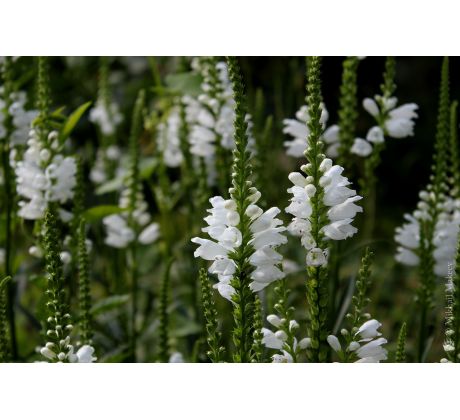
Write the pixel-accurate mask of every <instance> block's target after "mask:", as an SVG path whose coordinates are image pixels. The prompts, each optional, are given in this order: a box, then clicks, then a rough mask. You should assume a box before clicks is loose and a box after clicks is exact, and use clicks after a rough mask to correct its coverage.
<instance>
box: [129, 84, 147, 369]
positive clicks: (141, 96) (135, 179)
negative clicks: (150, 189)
mask: <svg viewBox="0 0 460 420" xmlns="http://www.w3.org/2000/svg"><path fill="white" fill-rule="evenodd" d="M144 105H145V91H144V90H141V91H139V93H138V95H137V99H136V103H135V105H134V110H133V117H132V122H131V133H130V137H129V154H130V164H129V165H130V166H129V176H128V181H127V183H128V185H127V187H128V190H129V207H128V225H129V226H134V225H135V224H136V220H135V218H134V212H135V210H136V204H137V201H138V195H139V193H140V192H141V191H140V175H139V137H140V135H141V132H142V122H143V118H142V113H143V110H144ZM129 263H130V264H129V268H130V275H131V300H132V301H131V357H132V359H133V361H134V362H135V361H136V350H137V328H136V318H137V311H138V310H137V305H138V296H137V292H138V290H137V289H138V267H137V238H135V240H133V241H132V242H131V244H130V246H129Z"/></svg>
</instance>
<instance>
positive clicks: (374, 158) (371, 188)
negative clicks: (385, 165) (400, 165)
mask: <svg viewBox="0 0 460 420" xmlns="http://www.w3.org/2000/svg"><path fill="white" fill-rule="evenodd" d="M395 76H396V60H395V58H394V57H391V56H390V57H387V58H386V60H385V71H384V73H383V82H382V84H381V85H380V89H381V95H382V98H383V100H386V99H389V98H390V97H392V96H393V94H394V92H395V90H396V84H395ZM387 116H388V115H387V114H383V115H380V116H379V119H378V121H377V122H378V125H379V127H380V128H381V129H382V130H383V131H384V132H385V120H386V118H387ZM384 149H385V142H382V143H377V144H374V145H373V147H372V153H371V155H370V156H368V157H367V158H366V159H365V160H364V174H363V177H362V178H361V179H360V180H359V184H360V187H361V191H360V194H361V195H362V196H363V197H365V211H366V218H365V222H364V229H363V231H364V233H363V237H364V239H365V240H370V239H371V238H372V235H373V231H374V226H375V218H376V198H377V197H376V192H377V191H376V184H377V177H376V174H375V172H376V169H377V167H378V166H379V165H380V161H381V157H380V155H381V153H382V152H383V150H384Z"/></svg>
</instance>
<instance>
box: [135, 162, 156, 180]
mask: <svg viewBox="0 0 460 420" xmlns="http://www.w3.org/2000/svg"><path fill="white" fill-rule="evenodd" d="M157 166H158V159H156V158H145V159H142V160H141V161H140V163H139V171H140V174H139V175H140V178H141V179H147V178H150V176H151V175H152V174H153V172H154V171H155V169H156V167H157Z"/></svg>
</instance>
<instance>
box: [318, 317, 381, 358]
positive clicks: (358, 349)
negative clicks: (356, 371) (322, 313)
mask: <svg viewBox="0 0 460 420" xmlns="http://www.w3.org/2000/svg"><path fill="white" fill-rule="evenodd" d="M381 325H382V324H380V322H378V321H377V320H375V319H371V320H369V321H366V322H365V323H364V324H363V325H361V327H359V329H358V331H357V332H356V334H355V339H354V340H353V341H352V342H351V343H350V345H349V346H348V348H346V351H347V352H348V353H350V354H351V353H354V356H355V357H356V358H357V359H358V360H357V361H356V363H379V362H380V361H382V360H386V359H387V356H388V352H387V350H386V349H384V348H383V347H382V346H383V345H384V344H386V343H387V340H386V339H385V338H383V337H380V336H381V335H382V334H381V333H380V332H379V331H377V330H378V329H379V328H380V327H381ZM377 337H380V338H377ZM357 340H358V341H357ZM327 342H328V343H329V345H330V346H331V348H332V349H333V350H334V351H335V352H336V353H340V352H341V351H342V346H341V344H340V341H339V339H338V338H337V337H336V336H334V335H329V336H328V337H327ZM360 343H366V344H362V345H361V344H360Z"/></svg>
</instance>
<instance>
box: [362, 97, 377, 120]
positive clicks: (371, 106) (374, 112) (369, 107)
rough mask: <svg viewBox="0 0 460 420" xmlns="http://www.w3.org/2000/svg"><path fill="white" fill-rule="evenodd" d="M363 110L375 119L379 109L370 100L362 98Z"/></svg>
mask: <svg viewBox="0 0 460 420" xmlns="http://www.w3.org/2000/svg"><path fill="white" fill-rule="evenodd" d="M363 108H364V109H365V110H366V111H367V112H369V114H371V115H372V116H373V117H376V116H377V115H379V114H380V110H379V107H378V106H377V104H376V103H375V101H374V100H373V99H371V98H364V100H363Z"/></svg>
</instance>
